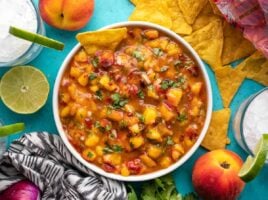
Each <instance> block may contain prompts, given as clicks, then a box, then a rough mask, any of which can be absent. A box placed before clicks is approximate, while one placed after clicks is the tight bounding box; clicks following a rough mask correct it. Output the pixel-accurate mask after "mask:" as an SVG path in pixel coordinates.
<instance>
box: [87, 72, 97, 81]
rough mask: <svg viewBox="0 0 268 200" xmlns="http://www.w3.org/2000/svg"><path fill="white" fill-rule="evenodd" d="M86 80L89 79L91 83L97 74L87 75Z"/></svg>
mask: <svg viewBox="0 0 268 200" xmlns="http://www.w3.org/2000/svg"><path fill="white" fill-rule="evenodd" d="M88 78H89V80H90V81H92V80H94V79H95V78H97V74H95V73H91V74H89V76H88Z"/></svg>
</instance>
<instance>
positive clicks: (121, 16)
mask: <svg viewBox="0 0 268 200" xmlns="http://www.w3.org/2000/svg"><path fill="white" fill-rule="evenodd" d="M34 2H37V0H35V1H34ZM133 8H134V7H133V5H132V4H131V3H129V1H128V0H117V1H114V0H95V11H94V15H93V17H92V19H91V21H90V22H89V23H88V25H87V26H86V27H85V28H83V29H82V30H80V31H86V30H96V29H98V28H101V27H103V26H105V25H108V24H112V23H115V22H122V21H126V20H127V19H128V16H129V15H130V13H131V12H132V10H133ZM46 32H47V36H49V37H52V38H55V39H57V40H60V41H62V42H64V43H65V49H64V51H62V52H58V51H55V50H51V49H47V48H44V49H43V51H42V52H41V54H40V55H39V56H38V57H37V58H36V59H35V60H34V61H33V62H31V63H30V65H33V66H36V67H38V68H39V69H40V70H42V71H43V72H44V73H45V74H46V76H47V78H48V80H49V83H50V87H51V88H50V93H49V97H48V101H47V103H46V105H45V106H44V107H43V108H42V109H41V110H40V111H38V112H37V113H35V114H32V115H19V114H15V113H13V112H12V111H10V110H9V109H8V108H6V107H5V106H4V105H3V103H2V102H0V120H1V121H3V122H4V123H5V124H10V123H15V122H25V123H26V127H27V128H26V132H31V131H48V132H50V133H55V134H57V129H56V126H55V123H54V120H53V113H52V89H53V85H54V81H55V78H56V75H57V72H58V70H59V68H60V65H61V63H62V62H63V60H64V58H65V56H66V55H67V54H68V52H69V51H70V50H71V49H72V48H73V47H74V46H75V44H76V39H75V35H76V34H77V32H66V31H60V30H57V29H54V28H52V27H50V26H46ZM7 70H9V68H1V69H0V77H1V76H2V75H3V74H4V73H5V72H6V71H7ZM207 70H208V72H209V77H210V80H211V83H212V89H213V98H214V99H213V110H218V109H221V108H222V101H221V97H220V95H219V91H218V87H217V83H216V81H215V77H214V74H213V72H212V71H211V70H210V68H209V67H208V66H207ZM262 88H263V86H262V85H260V84H258V83H256V82H253V81H250V80H245V81H244V83H243V84H242V85H241V87H240V89H239V91H238V93H237V94H236V96H235V98H234V99H233V101H232V104H231V109H232V118H231V122H232V119H233V116H234V113H235V112H236V110H237V109H238V107H239V105H240V104H241V102H243V101H244V100H245V99H246V98H247V97H248V96H250V95H251V94H253V93H255V92H257V91H259V90H260V89H262ZM228 134H229V135H228V136H229V137H230V139H231V144H230V145H228V146H227V148H228V149H231V150H232V151H235V152H236V153H238V154H239V155H240V156H241V157H242V158H243V159H245V158H246V156H247V154H246V153H245V152H244V151H243V150H242V149H241V148H240V147H239V146H238V144H237V143H236V141H235V139H234V135H233V130H232V124H231V123H230V125H229V133H228ZM20 136H21V134H17V135H14V136H11V137H9V138H8V142H9V143H10V142H12V141H13V140H14V139H17V138H19V137H20ZM205 152H206V151H205V150H204V149H203V148H201V147H200V148H199V149H198V151H196V153H195V154H194V155H193V156H192V157H191V159H189V160H188V161H187V162H186V163H185V164H184V165H183V166H181V167H180V168H178V169H177V170H176V171H174V173H173V176H174V179H175V181H176V186H177V188H178V190H179V191H180V192H181V193H183V194H185V193H188V192H191V191H193V187H192V181H191V175H192V168H193V164H194V162H195V161H196V159H197V158H198V157H199V156H201V155H202V154H204V153H205ZM138 185H139V183H138ZM267 195H268V166H266V167H265V168H264V169H263V170H262V171H261V173H260V175H259V176H258V177H257V178H256V179H254V180H253V181H252V182H250V183H248V184H247V185H246V187H245V189H244V191H243V193H242V194H241V197H240V199H241V200H252V199H254V200H263V199H268V197H267Z"/></svg>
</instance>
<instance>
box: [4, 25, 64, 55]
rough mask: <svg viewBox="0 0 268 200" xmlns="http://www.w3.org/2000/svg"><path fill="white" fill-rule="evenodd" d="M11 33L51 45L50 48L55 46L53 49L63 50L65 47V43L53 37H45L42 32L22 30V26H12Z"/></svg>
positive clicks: (31, 40) (44, 44)
mask: <svg viewBox="0 0 268 200" xmlns="http://www.w3.org/2000/svg"><path fill="white" fill-rule="evenodd" d="M9 33H10V34H11V35H14V36H16V37H18V38H21V39H24V40H28V41H30V42H33V43H37V44H40V45H43V46H45V47H49V48H53V49H57V50H62V49H63V48H64V44H63V43H62V42H59V41H57V40H53V39H51V38H48V37H45V36H43V35H40V34H36V33H32V32H29V31H25V30H22V29H20V28H16V27H13V26H10V28H9Z"/></svg>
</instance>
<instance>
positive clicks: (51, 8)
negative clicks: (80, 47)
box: [39, 0, 94, 31]
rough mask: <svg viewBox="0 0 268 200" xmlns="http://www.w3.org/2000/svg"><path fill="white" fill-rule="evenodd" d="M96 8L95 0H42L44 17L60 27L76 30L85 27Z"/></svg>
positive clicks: (46, 20) (41, 8)
mask: <svg viewBox="0 0 268 200" xmlns="http://www.w3.org/2000/svg"><path fill="white" fill-rule="evenodd" d="M93 10H94V0H40V1H39V11H40V15H41V17H42V19H43V20H44V21H45V22H46V23H47V24H48V25H51V26H53V27H55V28H58V29H63V30H69V31H74V30H78V29H81V28H83V27H84V26H85V25H86V24H87V22H88V21H89V20H90V18H91V16H92V14H93Z"/></svg>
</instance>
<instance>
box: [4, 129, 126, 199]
mask: <svg viewBox="0 0 268 200" xmlns="http://www.w3.org/2000/svg"><path fill="white" fill-rule="evenodd" d="M25 177H26V178H28V179H29V180H31V181H32V182H33V183H35V184H36V185H37V186H38V187H39V188H40V190H41V191H42V195H41V196H42V197H41V199H42V200H84V199H85V200H98V199H99V200H113V199H114V200H125V199H127V192H126V188H125V186H124V184H123V183H121V182H118V181H115V180H111V179H107V178H105V177H102V176H100V175H97V174H95V173H94V172H92V171H91V170H89V169H88V168H86V167H84V166H83V165H82V164H81V163H80V162H79V161H78V160H77V159H76V158H74V157H73V156H72V154H71V153H70V152H69V151H68V150H67V148H66V147H65V145H64V143H63V142H62V140H61V139H60V137H59V136H58V135H54V134H48V133H46V132H39V133H37V132H35V133H30V134H25V135H24V136H23V137H21V138H20V139H18V140H15V141H14V142H13V143H12V144H11V145H10V148H9V149H8V151H7V152H5V154H4V156H3V158H2V159H1V160H0V191H2V190H4V189H6V188H7V187H8V186H10V185H11V184H13V183H15V182H17V181H19V180H22V179H25Z"/></svg>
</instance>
